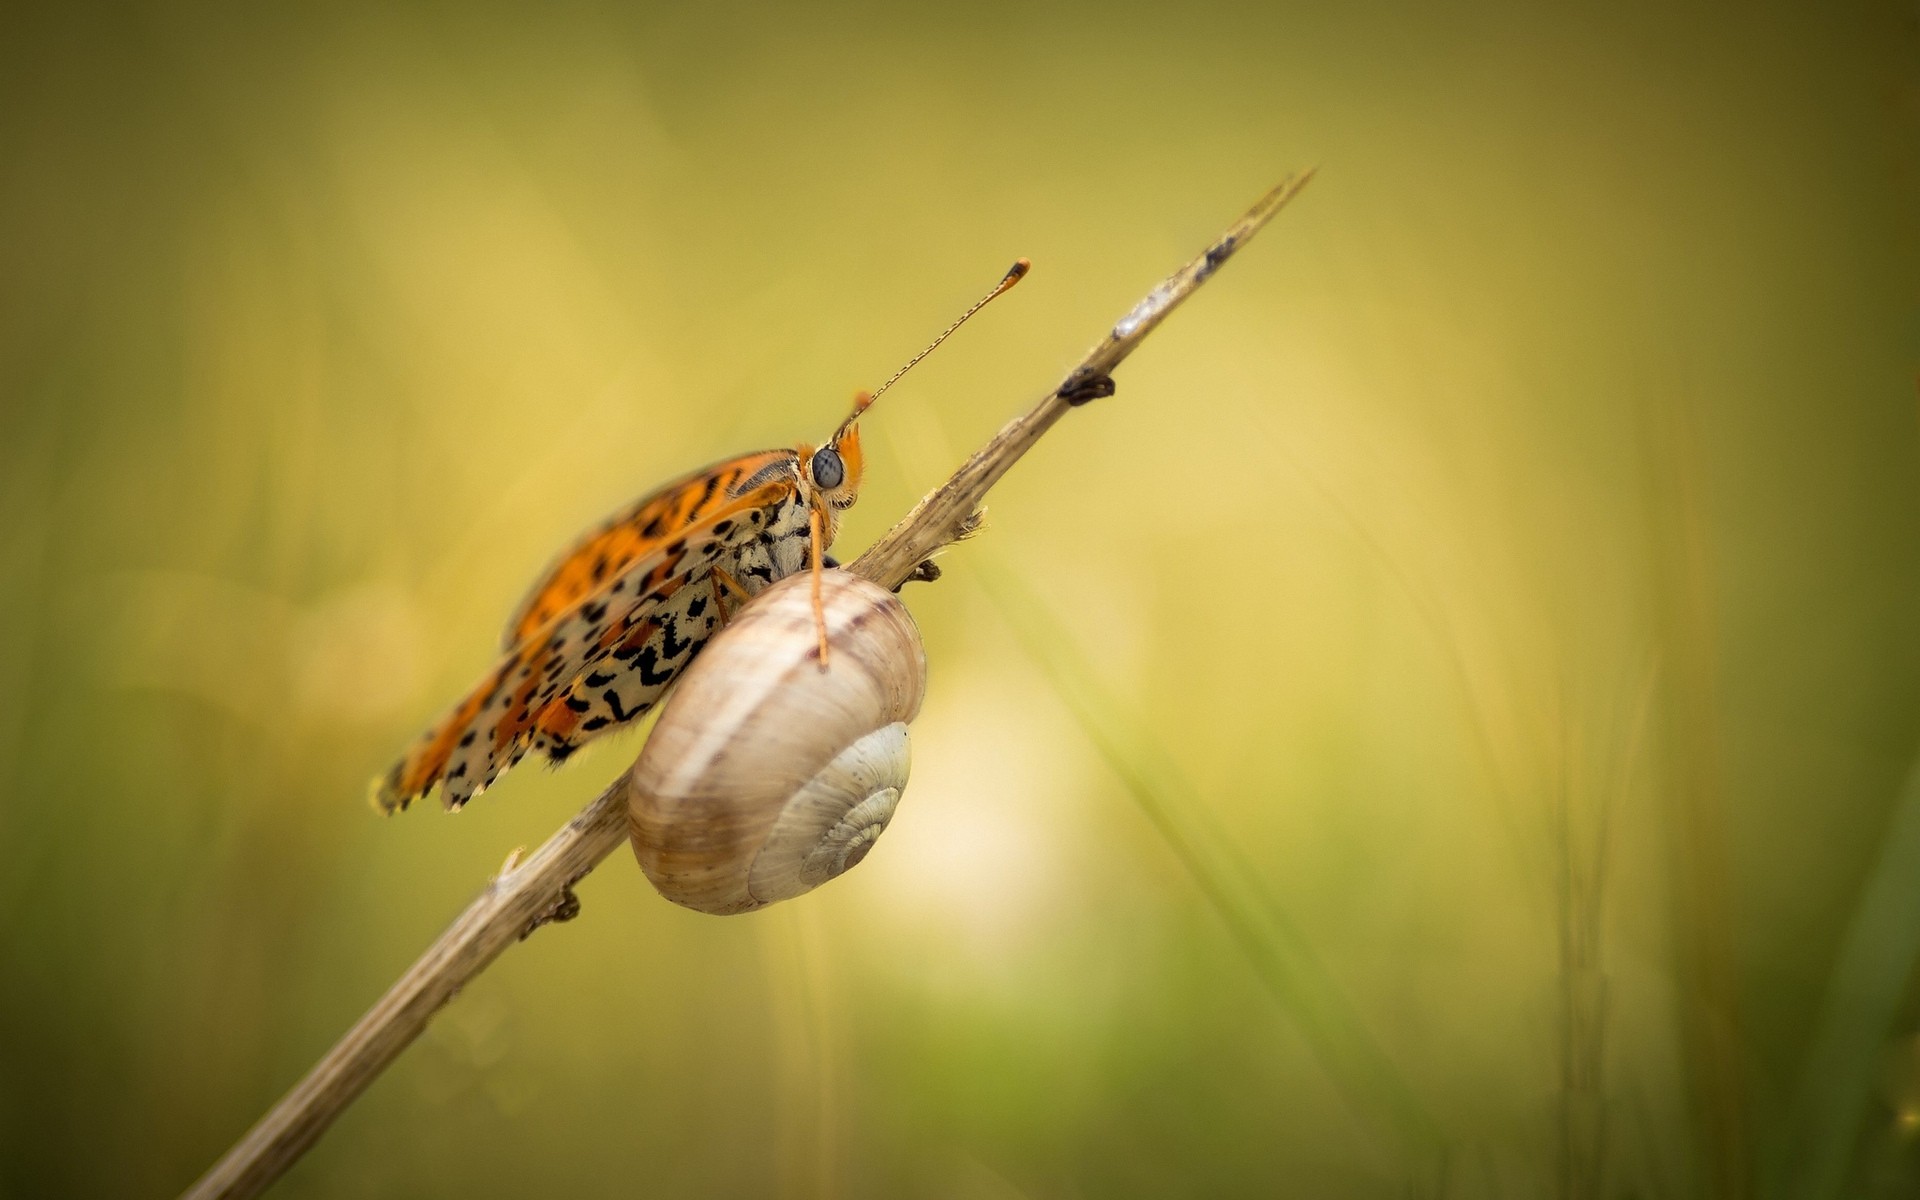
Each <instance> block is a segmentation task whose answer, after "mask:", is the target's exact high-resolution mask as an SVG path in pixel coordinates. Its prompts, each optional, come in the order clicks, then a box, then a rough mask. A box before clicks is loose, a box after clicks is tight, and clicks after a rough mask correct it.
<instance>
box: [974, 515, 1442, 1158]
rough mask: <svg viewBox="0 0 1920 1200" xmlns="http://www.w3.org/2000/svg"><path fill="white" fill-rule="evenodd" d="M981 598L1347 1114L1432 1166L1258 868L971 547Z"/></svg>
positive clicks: (1349, 1015) (1413, 1098) (1336, 991)
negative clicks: (1216, 921) (1214, 919)
mask: <svg viewBox="0 0 1920 1200" xmlns="http://www.w3.org/2000/svg"><path fill="white" fill-rule="evenodd" d="M969 557H970V558H973V559H974V560H975V561H974V563H973V565H974V566H975V567H977V568H978V577H979V579H980V581H981V584H982V586H983V587H984V588H985V590H986V592H987V595H988V596H989V597H990V598H991V599H992V600H993V602H994V604H995V606H996V607H997V608H998V609H999V611H1000V614H1001V616H1002V617H1003V618H1004V619H1005V620H1006V622H1007V624H1008V626H1009V627H1010V628H1011V629H1012V630H1013V632H1014V634H1015V636H1016V637H1017V638H1018V639H1019V641H1020V643H1021V645H1022V646H1023V647H1024V648H1025V650H1026V651H1027V653H1028V654H1029V655H1030V656H1031V657H1032V658H1033V660H1034V662H1035V663H1037V664H1038V665H1039V667H1040V669H1041V671H1042V672H1043V673H1044V674H1045V675H1046V676H1047V679H1048V681H1049V682H1050V683H1052V685H1053V687H1054V689H1055V691H1057V692H1058V693H1059V694H1060V697H1061V698H1062V699H1063V700H1064V701H1065V702H1066V704H1067V707H1068V709H1069V710H1070V711H1071V712H1072V713H1073V715H1074V717H1075V718H1076V719H1078V720H1079V722H1080V724H1081V726H1082V728H1084V729H1085V731H1086V733H1087V736H1088V738H1089V739H1090V740H1091V741H1092V742H1093V744H1094V746H1095V747H1096V748H1097V749H1098V750H1099V752H1100V755H1101V757H1103V758H1104V759H1105V760H1106V761H1107V764H1108V765H1109V766H1110V767H1112V768H1113V771H1114V773H1115V774H1116V775H1118V776H1119V778H1120V780H1121V782H1122V783H1123V784H1124V785H1125V787H1126V790H1127V793H1128V795H1130V796H1131V797H1132V798H1133V801H1134V803H1135V804H1137V805H1138V806H1139V808H1140V811H1141V812H1142V813H1144V814H1145V815H1146V818H1147V820H1148V821H1149V822H1150V823H1151V824H1152V826H1153V828H1154V831H1155V832H1156V833H1158V834H1159V835H1160V837H1161V838H1162V839H1163V840H1164V841H1165V842H1166V843H1167V846H1168V848H1169V849H1171V850H1172V851H1173V853H1174V855H1175V857H1177V858H1178V859H1179V860H1180V863H1181V865H1182V866H1184V867H1185V868H1186V870H1187V872H1188V873H1189V874H1190V875H1191V876H1192V877H1193V881H1194V883H1195V884H1196V885H1198V887H1199V889H1200V892H1201V894H1202V895H1203V896H1205V897H1206V899H1207V902H1208V903H1209V904H1210V905H1212V907H1213V908H1214V910H1215V912H1217V913H1218V914H1219V916H1220V919H1221V921H1222V922H1224V923H1225V924H1226V926H1227V929H1228V932H1229V933H1231V935H1232V937H1233V940H1234V941H1235V943H1236V944H1237V945H1238V946H1239V948H1240V950H1241V952H1242V954H1244V955H1245V957H1246V959H1247V962H1248V963H1249V964H1250V965H1251V966H1252V967H1253V970H1254V972H1255V974H1256V975H1258V977H1259V979H1260V982H1261V983H1262V984H1263V985H1264V986H1265V987H1266V989H1267V991H1268V992H1269V993H1270V994H1271V995H1272V996H1273V998H1274V1000H1275V1001H1276V1002H1277V1003H1278V1004H1279V1005H1280V1007H1281V1009H1282V1010H1284V1011H1285V1012H1286V1014H1287V1015H1288V1016H1289V1017H1291V1018H1292V1019H1293V1021H1294V1023H1295V1024H1296V1025H1297V1026H1298V1028H1299V1030H1300V1032H1301V1034H1302V1035H1303V1036H1304V1037H1305V1038H1306V1041H1307V1045H1308V1047H1309V1048H1310V1049H1311V1050H1312V1051H1313V1053H1314V1055H1315V1057H1316V1058H1318V1059H1319V1061H1320V1063H1321V1065H1322V1066H1323V1067H1324V1068H1325V1069H1326V1071H1327V1073H1328V1075H1330V1076H1331V1077H1332V1079H1333V1081H1334V1083H1335V1084H1336V1085H1337V1086H1338V1087H1339V1088H1340V1090H1341V1091H1342V1092H1343V1093H1344V1095H1345V1096H1346V1098H1347V1100H1348V1102H1349V1104H1350V1105H1351V1106H1352V1108H1353V1109H1354V1110H1355V1112H1356V1113H1357V1114H1358V1115H1359V1116H1360V1117H1361V1119H1362V1120H1364V1121H1366V1122H1367V1123H1368V1124H1369V1125H1370V1126H1371V1127H1372V1128H1373V1129H1374V1130H1375V1131H1376V1132H1384V1133H1386V1134H1387V1135H1389V1136H1390V1137H1391V1138H1392V1139H1393V1140H1394V1141H1395V1142H1396V1143H1397V1146H1396V1149H1397V1150H1399V1151H1400V1152H1401V1153H1402V1155H1403V1156H1405V1157H1407V1158H1409V1159H1410V1160H1411V1161H1413V1162H1416V1163H1420V1164H1421V1165H1422V1167H1423V1168H1425V1167H1435V1168H1437V1166H1438V1164H1439V1163H1440V1160H1441V1154H1442V1150H1443V1143H1442V1140H1441V1135H1440V1131H1439V1127H1438V1125H1437V1124H1436V1123H1435V1122H1434V1120H1433V1117H1432V1116H1431V1114H1429V1113H1428V1112H1427V1111H1426V1108H1425V1107H1424V1106H1423V1105H1422V1104H1421V1102H1420V1100H1419V1098H1418V1096H1417V1095H1416V1094H1415V1093H1414V1091H1413V1089H1412V1088H1411V1087H1410V1086H1409V1085H1408V1083H1407V1081H1406V1079H1405V1078H1404V1077H1403V1076H1402V1075H1401V1074H1400V1072H1399V1070H1398V1069H1397V1068H1396V1067H1395V1066H1394V1064H1393V1062H1392V1060H1391V1059H1389V1058H1388V1057H1387V1055H1386V1053H1385V1052H1384V1051H1383V1050H1381V1048H1380V1046H1379V1043H1378V1042H1376V1041H1375V1039H1374V1037H1373V1035H1372V1033H1371V1032H1369V1030H1368V1029H1367V1027H1366V1024H1365V1022H1364V1020H1363V1019H1362V1018H1361V1016H1360V1014H1359V1013H1358V1012H1357V1011H1356V1010H1355V1009H1354V1007H1353V1004H1352V1002H1351V1001H1350V1000H1348V999H1347V997H1346V995H1345V993H1344V992H1343V991H1342V990H1341V988H1340V985H1339V984H1338V983H1337V982H1336V981H1335V980H1334V978H1333V976H1332V974H1331V973H1330V972H1329V971H1328V970H1327V968H1326V967H1325V966H1324V965H1323V964H1322V963H1321V962H1320V959H1319V957H1318V956H1317V955H1316V954H1315V953H1314V951H1313V948H1312V947H1311V946H1310V945H1309V944H1308V942H1307V939H1306V938H1305V936H1304V935H1303V934H1302V933H1301V932H1300V930H1299V928H1298V926H1296V925H1295V924H1294V922H1293V920H1292V919H1291V918H1290V917H1289V916H1288V915H1287V913H1286V911H1285V910H1284V909H1283V908H1282V907H1281V906H1280V904H1279V902H1278V901H1276V900H1275V899H1274V897H1273V895H1272V894H1271V893H1270V892H1269V891H1268V889H1267V887H1266V885H1265V881H1264V880H1263V879H1262V877H1261V873H1260V871H1259V869H1258V867H1256V866H1255V864H1254V863H1253V862H1252V861H1250V860H1249V859H1248V858H1247V856H1246V854H1245V853H1244V852H1243V851H1242V850H1241V849H1240V847H1239V845H1238V843H1237V842H1236V841H1235V840H1234V839H1233V838H1232V837H1231V836H1230V835H1229V834H1228V833H1227V832H1226V831H1225V830H1224V829H1222V828H1221V826H1220V825H1219V823H1218V821H1217V819H1216V818H1215V816H1214V814H1213V812H1212V811H1211V810H1210V809H1209V808H1208V807H1207V806H1206V805H1205V804H1204V803H1203V802H1202V801H1201V799H1200V797H1199V796H1198V794H1197V793H1196V792H1195V790H1194V789H1193V787H1192V786H1191V785H1190V784H1189V783H1188V782H1187V780H1186V778H1185V776H1184V774H1183V773H1182V772H1181V771H1180V769H1179V768H1178V767H1177V766H1176V765H1175V764H1174V762H1173V760H1172V758H1171V756H1169V755H1168V754H1167V753H1166V751H1165V750H1164V749H1162V747H1161V745H1160V743H1159V741H1158V740H1157V739H1156V738H1155V737H1154V736H1153V733H1152V731H1151V730H1149V729H1148V728H1146V727H1145V726H1144V725H1143V724H1142V723H1141V722H1140V721H1138V720H1135V719H1133V718H1132V717H1130V716H1129V715H1127V714H1126V713H1125V712H1123V710H1122V707H1121V706H1120V705H1119V704H1117V703H1116V702H1115V701H1114V700H1113V698H1112V697H1111V696H1110V695H1108V694H1107V693H1106V691H1105V690H1104V689H1103V688H1102V687H1101V686H1100V684H1099V683H1098V682H1097V681H1096V679H1095V677H1094V674H1093V672H1092V670H1091V669H1090V668H1089V666H1088V664H1087V662H1086V660H1085V659H1084V658H1083V657H1082V656H1081V655H1080V653H1079V652H1078V651H1077V650H1076V649H1075V648H1074V641H1073V637H1072V635H1071V634H1070V633H1069V632H1068V631H1067V630H1066V629H1065V628H1064V627H1062V626H1061V625H1060V623H1059V622H1057V621H1056V620H1054V619H1053V617H1052V615H1051V614H1050V613H1049V612H1048V611H1047V609H1046V606H1045V605H1044V604H1043V603H1042V602H1041V600H1040V599H1039V598H1038V597H1037V596H1035V595H1034V594H1033V592H1032V591H1031V590H1030V589H1028V588H1027V587H1026V585H1025V584H1024V583H1023V582H1021V581H1020V579H1019V578H1018V576H1017V575H1016V574H1015V573H1014V572H1012V571H1010V570H1008V569H1007V568H1006V567H1004V566H1003V565H1001V564H1000V563H999V562H998V561H997V560H996V559H995V558H994V556H993V555H992V553H991V552H989V551H986V550H985V549H984V548H983V547H979V546H975V547H974V548H973V549H971V550H970V551H969Z"/></svg>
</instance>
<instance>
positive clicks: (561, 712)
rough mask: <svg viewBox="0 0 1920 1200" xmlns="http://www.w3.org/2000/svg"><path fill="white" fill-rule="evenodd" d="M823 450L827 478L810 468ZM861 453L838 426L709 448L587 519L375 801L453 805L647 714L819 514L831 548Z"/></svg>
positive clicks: (802, 549) (802, 564)
mask: <svg viewBox="0 0 1920 1200" xmlns="http://www.w3.org/2000/svg"><path fill="white" fill-rule="evenodd" d="M828 465H833V466H836V467H837V468H838V478H837V479H836V480H835V486H833V487H827V486H824V483H823V482H821V478H820V477H817V469H818V468H821V467H825V466H828ZM859 468H860V455H859V434H858V431H857V429H853V428H850V427H843V429H842V430H841V431H840V433H839V434H837V435H836V438H835V440H834V441H833V442H832V443H830V445H829V446H828V447H825V448H823V450H822V451H813V450H811V449H810V448H809V447H806V446H802V447H800V448H799V449H797V450H768V451H762V452H760V453H757V454H749V455H744V456H742V457H740V458H736V459H730V460H728V461H726V462H722V463H716V464H715V465H713V466H711V467H708V468H706V469H705V470H702V471H697V472H695V473H693V474H692V475H688V476H686V477H684V478H682V479H679V480H676V481H675V482H673V483H671V484H668V485H667V486H666V487H664V488H661V489H660V490H658V491H656V492H653V493H651V494H650V495H648V496H646V497H644V498H642V499H641V500H639V501H638V502H636V503H635V504H633V505H630V506H629V507H628V508H626V509H624V510H622V511H621V512H620V513H618V514H616V515H615V516H614V517H613V518H611V519H610V520H608V521H606V522H604V523H603V524H601V525H600V526H598V527H596V528H595V529H593V530H591V531H590V532H588V533H587V534H586V535H585V536H584V537H582V538H580V539H579V540H578V541H577V542H576V543H575V545H574V546H573V547H572V548H571V549H570V550H568V551H567V552H566V553H565V554H563V555H562V556H561V557H560V558H559V559H557V560H555V562H553V563H552V564H551V565H550V566H549V567H548V568H547V570H546V571H545V572H544V573H543V575H542V577H541V579H540V581H539V582H538V583H537V584H536V585H535V587H534V588H533V590H532V591H531V592H530V593H529V594H528V596H527V598H526V599H525V600H524V601H523V602H522V603H521V605H520V607H519V609H518V610H517V611H516V612H515V614H514V616H513V619H512V620H511V621H510V622H509V623H508V626H507V631H506V635H505V637H504V639H503V641H504V644H505V654H504V656H503V657H502V658H501V659H499V660H498V661H497V662H496V663H495V664H494V666H493V667H492V668H491V669H490V670H489V671H488V672H487V673H486V675H485V676H483V677H482V679H481V680H480V682H479V684H477V685H476V686H475V687H474V688H473V689H472V690H471V691H470V692H469V693H468V694H467V696H466V698H465V699H464V700H462V701H461V702H460V703H459V704H457V705H455V706H454V707H453V709H452V710H451V711H449V712H448V713H447V714H446V715H445V716H443V717H442V718H441V719H440V720H439V721H437V722H435V723H434V724H433V725H432V726H431V727H430V728H429V729H428V730H427V731H426V733H425V734H423V735H422V736H421V738H420V739H419V740H418V741H417V742H416V743H415V744H414V746H413V747H412V748H411V749H410V750H409V751H408V753H407V755H406V756H405V757H404V758H402V759H401V760H400V762H398V763H397V764H395V765H394V767H393V769H392V770H391V771H389V772H388V773H387V775H386V776H384V777H383V778H382V779H380V780H378V781H376V784H375V788H374V799H375V801H376V802H377V803H378V804H379V806H380V807H381V808H383V809H386V810H388V811H392V810H394V809H401V808H405V807H406V806H407V805H408V804H409V803H410V802H411V801H413V800H414V799H415V798H417V797H420V796H424V795H426V794H427V793H429V792H431V791H432V790H433V788H434V787H435V786H436V785H439V786H441V787H442V789H443V794H444V797H445V800H446V803H447V806H448V807H450V808H459V807H460V806H462V805H464V804H465V803H466V802H467V801H468V800H470V799H472V798H473V797H474V796H476V795H478V794H479V793H480V792H482V791H484V790H485V789H486V788H487V787H488V785H490V784H491V783H493V781H494V780H495V779H496V778H497V777H498V776H499V775H500V773H501V772H503V771H505V770H506V769H507V768H509V767H511V766H513V765H514V764H516V763H518V762H520V761H521V759H522V758H524V757H525V756H526V755H527V754H528V753H535V754H540V755H543V756H545V757H546V758H548V759H549V760H551V761H554V762H556V763H557V762H561V761H564V760H565V759H566V758H568V757H569V756H570V755H572V754H573V753H574V751H576V750H578V749H580V747H581V746H583V745H585V744H586V743H587V742H589V741H592V740H593V739H594V738H596V737H599V736H600V735H602V734H605V733H610V732H612V731H614V730H616V729H620V728H622V727H625V726H627V725H630V724H631V723H632V722H634V721H636V720H638V719H639V718H640V717H642V716H643V715H645V714H646V713H647V712H649V711H650V710H651V709H652V708H653V706H654V705H655V704H656V703H658V701H659V699H660V696H661V694H662V693H663V692H665V691H666V689H667V688H668V687H669V686H671V685H672V683H673V681H674V679H676V678H677V677H678V675H679V673H680V671H681V670H682V669H684V668H685V666H686V665H687V663H689V662H691V661H692V659H693V656H694V655H695V654H697V653H698V652H699V650H700V648H701V647H702V646H704V645H705V644H706V641H707V639H708V638H709V637H711V636H712V635H713V634H714V633H715V632H716V631H717V630H718V629H719V628H720V626H721V624H722V623H723V621H724V619H725V614H726V612H727V611H728V610H729V608H730V607H731V606H733V605H735V604H737V603H738V600H737V598H736V596H737V594H738V593H744V594H745V595H747V596H753V595H757V594H758V593H759V592H760V591H761V590H762V589H764V588H766V587H768V586H769V585H771V584H772V583H774V582H775V581H777V580H780V579H784V578H786V577H787V576H788V575H792V574H794V573H795V572H797V571H801V570H804V569H805V568H806V566H807V565H808V561H809V559H810V556H811V553H812V547H813V540H814V536H815V527H816V524H817V525H818V535H819V538H820V542H821V549H822V551H823V552H824V550H825V548H826V546H828V545H830V544H831V543H832V540H833V536H834V533H835V532H836V531H837V528H838V525H839V513H840V511H841V510H842V509H844V508H846V507H848V506H850V505H851V504H852V503H853V500H854V498H855V496H856V494H857V490H858V486H859ZM818 474H819V476H824V472H818ZM816 514H818V520H817V522H816Z"/></svg>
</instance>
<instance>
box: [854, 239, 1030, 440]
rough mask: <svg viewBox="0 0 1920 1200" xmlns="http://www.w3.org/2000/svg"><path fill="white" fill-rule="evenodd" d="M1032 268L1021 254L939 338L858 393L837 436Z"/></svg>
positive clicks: (943, 330)
mask: <svg viewBox="0 0 1920 1200" xmlns="http://www.w3.org/2000/svg"><path fill="white" fill-rule="evenodd" d="M1032 269H1033V263H1032V262H1031V261H1030V260H1028V259H1024V258H1022V259H1019V260H1017V261H1015V262H1014V264H1013V265H1012V266H1011V267H1008V268H1007V273H1006V274H1005V275H1002V276H1001V277H1000V282H999V283H996V284H994V285H993V290H992V291H990V292H988V293H987V294H986V295H984V296H982V297H980V298H979V299H978V300H975V301H974V302H973V304H972V305H971V306H970V307H969V308H968V309H967V311H965V312H963V313H961V314H960V317H959V319H958V320H956V321H955V322H954V323H953V324H951V325H949V326H947V327H946V328H945V329H942V330H941V331H940V336H939V337H937V338H934V339H933V341H931V342H929V343H927V348H926V349H925V350H922V351H921V352H920V353H918V354H916V355H914V356H913V357H912V358H910V359H908V360H907V365H906V366H904V367H901V368H900V369H899V370H898V371H895V372H894V373H893V374H892V375H890V376H888V377H887V381H886V382H885V383H883V384H881V385H880V386H879V387H877V388H875V389H874V390H873V391H871V392H861V393H860V394H859V395H858V396H857V397H855V398H854V401H853V414H852V415H851V416H849V417H848V418H847V419H846V420H845V421H844V422H842V423H841V425H840V429H839V430H838V431H837V432H836V434H835V436H836V437H837V436H838V434H839V433H844V432H846V429H847V427H848V426H849V425H852V424H853V423H854V422H855V421H857V420H859V419H860V414H861V413H863V412H866V411H867V409H868V408H869V407H870V406H872V404H873V402H874V401H875V400H878V399H879V398H880V396H881V394H882V393H884V392H885V391H886V390H887V389H888V388H890V387H892V386H893V385H894V384H896V383H898V382H900V377H901V376H902V375H905V374H906V373H907V372H908V371H911V370H913V368H914V366H915V364H917V363H918V362H919V361H920V360H921V359H923V358H925V357H926V356H927V355H929V354H932V353H933V352H934V351H935V350H936V349H938V348H939V346H940V343H941V342H944V341H946V340H947V339H948V338H950V337H952V336H953V331H954V330H956V329H958V328H960V327H961V326H962V325H965V324H966V323H967V318H969V317H971V316H973V314H975V313H977V312H979V311H980V310H981V309H983V308H985V307H986V306H987V305H988V304H990V303H991V302H992V301H993V300H994V298H995V297H997V296H999V295H1000V293H1002V292H1004V291H1006V290H1007V289H1008V288H1011V287H1012V286H1013V285H1014V284H1016V283H1019V282H1020V281H1021V280H1022V279H1025V278H1026V275H1027V272H1028V271H1030V270H1032Z"/></svg>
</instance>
